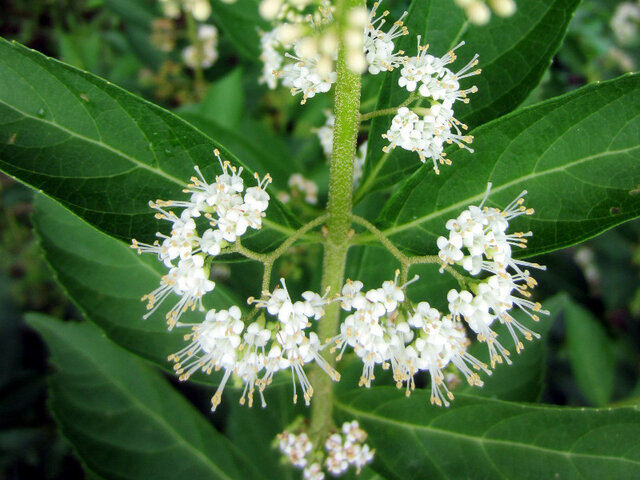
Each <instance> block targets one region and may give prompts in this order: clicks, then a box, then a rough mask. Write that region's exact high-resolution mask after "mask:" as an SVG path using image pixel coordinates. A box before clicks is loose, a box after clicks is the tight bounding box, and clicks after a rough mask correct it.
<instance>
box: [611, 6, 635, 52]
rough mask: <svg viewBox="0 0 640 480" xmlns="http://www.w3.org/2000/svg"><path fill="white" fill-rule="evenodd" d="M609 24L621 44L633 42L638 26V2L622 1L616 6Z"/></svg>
mask: <svg viewBox="0 0 640 480" xmlns="http://www.w3.org/2000/svg"><path fill="white" fill-rule="evenodd" d="M609 26H610V27H611V30H613V33H614V34H615V36H616V40H617V41H618V43H619V44H621V45H627V44H630V43H632V42H633V40H634V38H635V37H636V36H637V34H638V26H640V2H635V3H632V2H622V3H619V4H618V6H617V7H616V11H615V12H614V14H613V17H611V21H610V22H609Z"/></svg>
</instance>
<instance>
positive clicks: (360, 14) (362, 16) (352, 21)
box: [348, 7, 369, 30]
mask: <svg viewBox="0 0 640 480" xmlns="http://www.w3.org/2000/svg"><path fill="white" fill-rule="evenodd" d="M368 21H369V12H367V9H366V8H364V7H356V8H352V9H351V11H349V17H348V22H349V27H350V28H353V29H360V30H363V29H364V27H366V26H367V22H368Z"/></svg>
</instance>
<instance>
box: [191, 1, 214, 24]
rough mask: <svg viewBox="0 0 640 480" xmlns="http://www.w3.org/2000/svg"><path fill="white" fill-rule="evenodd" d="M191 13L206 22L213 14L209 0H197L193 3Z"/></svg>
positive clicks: (200, 20)
mask: <svg viewBox="0 0 640 480" xmlns="http://www.w3.org/2000/svg"><path fill="white" fill-rule="evenodd" d="M191 15H193V18H195V19H196V20H198V21H199V22H204V21H205V20H207V19H208V18H209V15H211V4H210V3H209V0H196V1H194V2H193V3H192V4H191Z"/></svg>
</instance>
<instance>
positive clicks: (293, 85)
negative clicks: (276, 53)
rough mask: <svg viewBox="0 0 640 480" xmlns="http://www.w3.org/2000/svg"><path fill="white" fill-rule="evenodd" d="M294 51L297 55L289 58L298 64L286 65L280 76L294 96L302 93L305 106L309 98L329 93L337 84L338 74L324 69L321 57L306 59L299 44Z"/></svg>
mask: <svg viewBox="0 0 640 480" xmlns="http://www.w3.org/2000/svg"><path fill="white" fill-rule="evenodd" d="M294 51H295V55H287V56H288V57H289V58H292V59H294V60H296V62H295V63H289V64H287V65H285V66H284V68H283V69H282V71H281V72H280V76H281V77H282V84H283V85H284V86H285V87H290V89H291V94H292V95H297V94H298V93H302V100H301V101H300V103H301V104H304V103H306V102H307V99H308V98H312V97H314V96H315V94H316V93H325V92H328V91H329V90H330V89H331V85H332V84H334V83H335V82H336V80H337V74H336V72H334V71H331V70H328V71H327V70H326V69H324V68H322V66H323V65H322V64H321V63H319V62H320V60H321V57H320V56H319V55H314V56H311V57H305V56H304V55H303V53H302V52H301V49H300V48H299V44H298V43H296V45H294Z"/></svg>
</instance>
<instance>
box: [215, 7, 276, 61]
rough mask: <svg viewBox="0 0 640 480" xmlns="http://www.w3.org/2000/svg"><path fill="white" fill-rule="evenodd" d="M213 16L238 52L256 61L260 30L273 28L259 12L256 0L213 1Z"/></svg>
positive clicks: (258, 50) (258, 53) (258, 52)
mask: <svg viewBox="0 0 640 480" xmlns="http://www.w3.org/2000/svg"><path fill="white" fill-rule="evenodd" d="M212 7H213V18H214V19H215V20H216V23H217V24H218V25H219V26H220V28H221V29H222V31H223V32H224V34H225V36H226V37H228V38H230V39H231V41H232V43H233V45H234V47H236V48H237V50H238V52H239V53H241V54H242V55H244V56H245V57H247V58H248V59H250V60H253V61H255V60H256V59H257V58H258V56H259V55H260V35H259V33H258V32H259V30H262V31H268V30H271V27H270V26H269V23H268V22H266V21H265V20H264V19H263V18H262V17H261V16H260V14H259V13H258V2H257V1H256V0H237V1H235V2H233V3H231V4H230V3H229V2H225V1H223V0H214V1H213V2H212Z"/></svg>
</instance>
